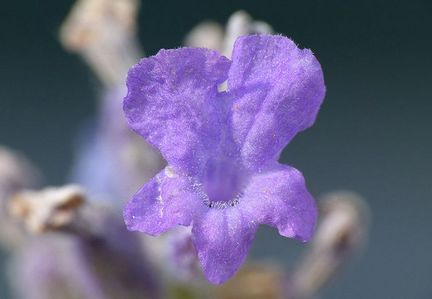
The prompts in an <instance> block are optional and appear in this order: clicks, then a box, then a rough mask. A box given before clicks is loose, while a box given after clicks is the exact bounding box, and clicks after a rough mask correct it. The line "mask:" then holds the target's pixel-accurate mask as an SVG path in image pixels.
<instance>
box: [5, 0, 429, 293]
mask: <svg viewBox="0 0 432 299" xmlns="http://www.w3.org/2000/svg"><path fill="white" fill-rule="evenodd" d="M72 4H73V1H26V2H22V1H4V2H3V3H2V8H1V9H0V37H1V46H0V67H1V69H0V143H1V144H2V145H5V146H8V147H10V148H13V149H16V150H19V151H20V152H22V153H23V154H25V155H26V156H27V157H29V158H30V159H31V160H32V161H34V162H35V163H36V164H37V166H39V167H40V168H41V169H42V170H43V171H44V173H45V175H46V182H45V183H46V184H48V185H60V184H63V183H64V182H65V180H66V178H67V174H68V171H69V169H70V166H71V161H72V155H73V147H74V143H75V141H74V139H73V138H72V136H76V132H77V130H78V129H79V128H80V126H81V125H82V123H83V122H85V121H87V120H88V119H90V118H91V117H92V116H93V115H94V114H95V111H96V101H95V100H94V99H95V97H96V95H97V93H98V91H99V90H98V89H99V86H98V83H97V80H96V79H95V78H94V77H93V75H92V74H91V72H90V71H89V69H88V68H87V66H86V65H85V64H84V63H83V62H82V61H81V59H80V58H79V57H78V56H76V55H73V54H70V53H67V52H66V51H64V49H63V48H62V46H61V45H60V43H59V41H58V29H59V26H60V24H61V23H62V20H63V19H64V17H65V16H66V15H67V13H68V11H69V9H70V8H71V6H72ZM239 9H243V10H245V11H247V12H248V13H249V14H251V15H252V16H253V17H254V18H255V19H259V20H264V21H266V22H268V23H269V24H271V25H272V26H273V28H274V29H275V31H276V32H280V33H282V34H284V35H287V36H289V37H291V38H292V39H293V40H294V41H296V42H297V43H298V44H299V45H300V47H302V48H304V47H306V48H310V49H312V50H313V51H314V53H315V55H316V56H317V57H318V59H319V61H320V62H321V64H322V67H323V69H324V74H325V80H326V85H327V96H326V100H325V102H324V105H323V106H322V109H321V112H320V114H319V117H318V121H317V122H316V124H315V125H314V126H313V127H312V128H311V129H309V130H307V131H306V132H304V133H302V134H300V135H298V136H297V138H295V139H294V141H293V142H292V143H291V144H290V145H289V146H288V147H287V148H286V150H285V151H284V153H283V156H282V158H281V159H282V161H283V162H284V163H287V164H290V165H293V166H295V167H296V168H298V169H300V170H302V172H303V173H304V175H305V177H306V179H307V182H308V186H309V189H310V191H311V192H312V193H313V194H314V195H316V196H318V195H319V194H322V193H325V192H327V191H331V190H335V189H349V190H353V191H355V192H357V193H359V194H361V195H362V196H363V197H364V198H366V200H367V202H368V204H369V205H370V208H371V212H372V224H371V230H370V238H369V242H368V245H367V247H366V248H365V250H364V251H363V252H362V253H361V254H360V255H359V256H358V257H357V258H355V259H354V260H353V261H352V262H351V263H349V265H348V267H347V269H346V271H345V272H343V275H341V276H340V277H339V278H338V280H337V281H335V283H333V284H331V285H330V286H328V287H327V288H326V289H325V290H324V291H323V292H322V294H321V296H322V298H432V257H431V253H432V237H431V236H432V219H431V213H432V200H431V199H432V198H431V196H432V183H431V178H432V175H431V169H432V138H431V137H432V133H431V129H432V103H431V100H432V71H431V70H432V58H431V53H432V2H431V1H426V0H424V1H421V0H413V1H394V0H393V1H392V0H388V1H383V0H381V1H380V0H378V1H372V0H363V1H336V0H327V1H324V0H309V1H289V0H285V1H273V0H267V1H252V0H250V1H189V0H183V1H145V0H144V1H142V5H141V9H140V18H139V35H140V40H141V42H142V44H143V48H144V50H145V51H146V55H152V54H155V53H156V52H157V51H158V50H159V49H160V48H174V47H178V46H180V45H181V44H182V41H183V38H184V37H185V35H186V34H187V32H188V31H189V30H190V29H191V28H192V27H193V26H195V25H196V24H198V23H199V22H201V21H204V20H214V21H217V22H219V23H222V24H223V23H225V22H226V20H227V18H228V17H229V15H230V14H232V13H233V12H235V11H236V10H239ZM302 247H304V245H302V244H298V243H297V242H296V241H293V240H288V239H283V238H280V237H278V234H277V232H276V231H274V230H272V229H269V228H262V229H260V231H259V234H258V237H257V239H256V241H255V243H254V247H253V250H252V254H253V255H254V256H256V257H258V258H261V259H274V258H277V259H278V260H280V261H283V264H284V265H285V266H286V267H289V266H290V265H291V264H292V262H293V261H294V260H295V258H296V256H297V254H298V252H299V251H300V250H301V249H302ZM6 258H7V257H6V256H5V254H2V255H1V258H0V271H1V272H0V298H2V299H8V298H10V293H9V291H8V286H7V283H6V280H5V277H4V276H5V275H4V271H3V269H5V267H6Z"/></svg>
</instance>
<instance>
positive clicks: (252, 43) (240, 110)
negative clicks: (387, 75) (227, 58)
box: [228, 35, 325, 169]
mask: <svg viewBox="0 0 432 299" xmlns="http://www.w3.org/2000/svg"><path fill="white" fill-rule="evenodd" d="M232 60H233V62H232V65H231V68H230V72H229V76H228V91H229V92H230V93H232V95H233V97H234V100H233V104H232V107H231V129H232V135H233V138H234V141H235V142H236V144H237V146H238V147H239V148H240V153H241V156H242V158H243V160H244V164H245V166H246V167H247V168H250V169H260V168H263V167H265V165H266V163H268V162H270V161H274V160H276V159H277V158H278V155H279V154H280V152H281V151H282V149H283V148H284V147H285V146H286V144H287V143H288V142H289V141H290V140H291V139H292V138H293V137H294V136H295V134H296V133H297V132H299V131H302V130H304V129H306V128H308V127H309V126H311V125H312V124H313V122H314V121H315V118H316V115H317V112H318V109H319V107H320V105H321V102H322V100H323V98H324V94H325V86H324V79H323V74H322V70H321V66H320V64H319V62H318V61H317V60H316V58H315V57H314V55H313V54H312V52H311V51H310V50H307V49H305V50H301V49H299V48H298V47H297V46H296V45H295V44H294V42H293V41H291V40H290V39H288V38H286V37H283V36H277V35H253V36H243V37H240V38H239V39H237V41H236V43H235V45H234V50H233V58H232Z"/></svg>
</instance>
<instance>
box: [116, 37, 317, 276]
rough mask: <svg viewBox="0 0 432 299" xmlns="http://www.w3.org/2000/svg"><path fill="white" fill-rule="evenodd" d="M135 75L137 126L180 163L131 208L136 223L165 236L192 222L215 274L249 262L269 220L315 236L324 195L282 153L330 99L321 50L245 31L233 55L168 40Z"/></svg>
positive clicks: (133, 118) (131, 99)
mask: <svg viewBox="0 0 432 299" xmlns="http://www.w3.org/2000/svg"><path fill="white" fill-rule="evenodd" d="M225 81H227V86H228V89H227V90H226V91H222V92H220V91H218V86H219V85H220V84H222V83H223V82H225ZM127 85H128V89H129V91H128V94H127V96H126V98H125V100H124V111H125V114H126V118H127V120H128V123H129V126H130V127H131V128H132V129H133V130H134V131H135V132H137V133H138V134H140V135H141V136H143V137H144V138H145V139H146V140H147V141H148V142H149V143H150V144H152V145H153V146H155V147H156V148H158V149H159V150H160V152H161V153H162V155H163V156H164V158H165V159H166V160H167V162H168V166H167V167H166V168H165V169H164V170H162V171H161V172H160V173H159V174H158V175H156V176H155V177H154V178H153V179H152V180H151V181H150V182H148V183H147V184H146V185H145V186H144V187H142V188H141V189H140V190H139V191H138V192H137V193H136V194H135V195H134V197H133V198H132V200H131V201H130V202H129V203H128V204H127V206H126V207H125V210H124V218H125V222H126V225H127V227H128V229H129V230H135V231H142V232H145V233H148V234H151V235H159V234H161V233H163V232H165V231H167V230H168V229H170V228H171V227H173V226H175V225H184V226H189V225H192V241H193V244H194V246H195V248H196V250H197V253H198V258H199V260H200V263H201V265H202V268H203V270H204V273H205V275H206V277H207V278H208V280H209V281H210V282H212V283H215V284H219V283H222V282H224V281H225V280H227V279H228V278H229V277H231V276H232V275H233V274H234V273H235V272H236V271H237V269H238V268H239V267H240V265H241V264H242V263H243V261H244V259H245V257H246V255H247V253H248V251H249V247H250V245H251V243H252V240H253V238H254V236H255V232H256V230H257V228H258V225H259V224H267V225H271V226H273V227H276V228H277V229H278V231H279V233H280V234H281V235H283V236H286V237H292V238H296V239H299V240H301V241H307V240H309V239H310V237H311V235H312V232H313V230H314V226H315V222H316V217H317V210H316V206H315V202H314V199H313V198H312V196H311V195H310V194H309V192H308V191H307V189H306V186H305V181H304V178H303V176H302V174H301V173H300V172H299V171H298V170H296V169H294V168H292V167H290V166H287V165H281V164H279V163H278V162H277V160H278V158H279V155H280V153H281V151H282V149H283V148H284V147H285V146H286V145H287V144H288V142H289V141H290V140H291V139H292V138H293V137H294V136H295V135H296V134H297V133H298V132H300V131H302V130H304V129H306V128H308V127H310V126H311V125H312V124H313V122H314V121H315V118H316V115H317V112H318V110H319V107H320V105H321V102H322V100H323V98H324V94H325V87H324V80H323V74H322V70H321V66H320V64H319V62H318V61H317V60H316V59H315V57H314V55H313V54H312V52H311V51H310V50H301V49H299V48H298V47H297V46H296V45H295V43H294V42H293V41H291V40H290V39H288V38H286V37H283V36H279V35H251V36H243V37H240V38H239V39H237V41H236V43H235V45H234V50H233V55H232V61H231V60H229V59H228V58H226V57H224V56H222V55H220V54H219V53H218V52H216V51H213V50H209V49H203V48H180V49H175V50H161V51H160V52H159V53H158V54H157V55H155V56H152V57H149V58H144V59H142V60H141V61H140V62H139V63H138V64H137V65H135V66H134V67H133V68H132V69H131V70H130V71H129V75H128V79H127Z"/></svg>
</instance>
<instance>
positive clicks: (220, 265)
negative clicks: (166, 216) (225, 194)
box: [192, 208, 257, 284]
mask: <svg viewBox="0 0 432 299" xmlns="http://www.w3.org/2000/svg"><path fill="white" fill-rule="evenodd" d="M256 229H257V225H256V223H254V222H253V221H251V220H250V218H248V217H245V215H243V213H242V211H241V210H240V209H236V208H227V209H224V210H215V209H209V210H208V211H207V213H205V215H203V217H200V218H199V219H197V220H196V222H194V224H193V228H192V240H193V243H194V245H195V248H196V250H197V252H198V258H199V261H200V263H201V266H202V268H203V270H204V274H205V276H206V277H207V279H208V280H209V281H210V282H211V283H213V284H221V283H223V282H224V281H226V280H227V279H228V278H230V277H231V276H232V275H234V273H235V272H236V271H237V270H238V269H239V268H240V266H241V264H242V263H243V262H244V260H245V258H246V256H247V254H248V252H249V248H250V245H251V244H252V241H253V239H254V236H255V232H256Z"/></svg>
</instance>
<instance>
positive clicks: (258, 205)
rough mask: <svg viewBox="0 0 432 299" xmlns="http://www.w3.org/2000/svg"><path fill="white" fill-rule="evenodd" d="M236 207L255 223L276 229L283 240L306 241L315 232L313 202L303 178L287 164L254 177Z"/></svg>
mask: <svg viewBox="0 0 432 299" xmlns="http://www.w3.org/2000/svg"><path fill="white" fill-rule="evenodd" d="M238 207H239V208H241V209H242V210H243V211H244V213H247V214H248V215H249V217H250V218H252V219H255V220H256V221H257V222H259V223H262V224H267V225H270V226H273V227H276V228H277V229H278V231H279V233H280V234H281V235H282V236H285V237H290V238H296V239H299V240H301V241H308V240H310V238H311V236H312V233H313V231H314V229H315V224H316V220H317V208H316V205H315V200H314V199H313V197H312V196H311V195H310V193H309V192H308V191H307V189H306V186H305V181H304V178H303V175H302V174H301V173H300V172H299V171H298V170H297V169H295V168H292V167H289V166H286V165H277V166H275V167H274V168H273V169H272V170H270V171H267V172H265V173H262V174H257V175H254V176H253V177H252V178H251V180H250V181H249V183H248V186H247V187H246V190H245V192H244V195H243V199H242V201H241V202H240V204H239V206H238Z"/></svg>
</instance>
